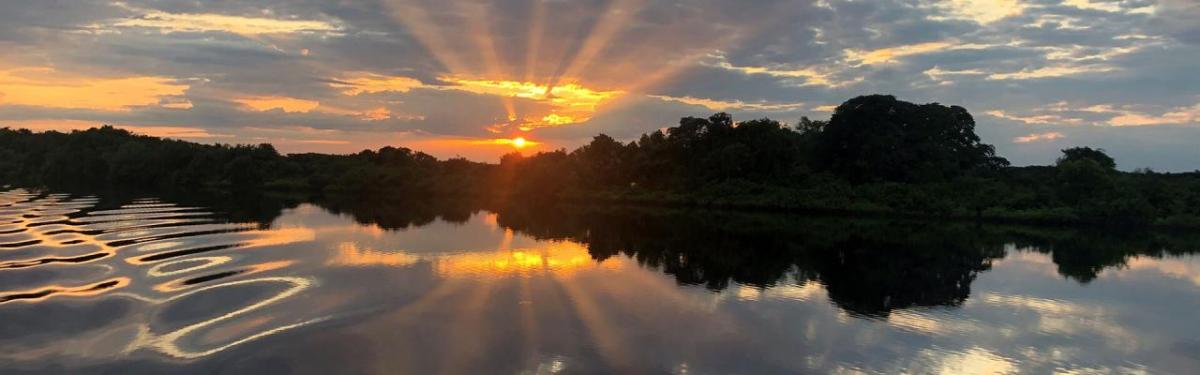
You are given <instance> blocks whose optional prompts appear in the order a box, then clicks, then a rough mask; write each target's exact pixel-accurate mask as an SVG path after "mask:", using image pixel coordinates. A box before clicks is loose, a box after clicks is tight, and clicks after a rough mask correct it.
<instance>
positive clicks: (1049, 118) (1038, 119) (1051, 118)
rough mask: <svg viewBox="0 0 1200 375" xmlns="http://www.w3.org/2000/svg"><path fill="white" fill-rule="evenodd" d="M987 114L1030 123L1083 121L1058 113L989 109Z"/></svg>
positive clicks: (1067, 123)
mask: <svg viewBox="0 0 1200 375" xmlns="http://www.w3.org/2000/svg"><path fill="white" fill-rule="evenodd" d="M985 113H987V114H988V115H990V116H992V117H996V118H1002V119H1005V120H1013V121H1020V122H1023V123H1026V124H1031V125H1051V124H1053V125H1080V124H1083V123H1084V120H1083V119H1078V118H1070V117H1063V116H1059V115H1032V116H1021V115H1015V114H1011V113H1007V112H1005V111H1001V110H991V111H987V112H985Z"/></svg>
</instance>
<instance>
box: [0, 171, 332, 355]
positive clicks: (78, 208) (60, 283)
mask: <svg viewBox="0 0 1200 375" xmlns="http://www.w3.org/2000/svg"><path fill="white" fill-rule="evenodd" d="M104 204H105V202H102V201H101V200H100V199H99V198H97V197H91V196H74V195H67V194H46V193H38V192H33V191H28V190H21V189H15V190H8V191H0V276H12V277H8V278H6V280H18V281H19V282H18V284H20V283H28V285H11V283H10V284H9V285H0V312H2V311H3V310H4V309H5V308H22V306H24V308H26V309H29V308H32V309H37V308H38V306H39V304H43V303H54V304H64V303H65V304H72V303H75V304H79V303H90V300H89V299H99V298H115V299H120V300H125V301H132V303H140V304H145V305H147V307H146V308H142V309H137V313H134V314H129V315H128V316H125V317H122V319H123V322H122V324H120V325H118V326H116V327H104V330H105V331H106V332H100V333H97V334H98V335H100V336H101V337H107V336H106V335H114V334H117V333H120V332H125V333H123V334H119V335H118V336H120V335H124V337H125V340H124V345H122V346H121V347H120V351H121V352H124V353H131V352H134V351H138V350H144V349H149V350H152V351H157V352H159V353H161V354H165V355H168V356H171V357H176V358H182V359H191V358H198V357H201V356H205V355H209V354H213V353H216V352H219V351H221V350H224V349H227V348H229V347H232V346H235V345H238V344H241V343H244V342H248V341H251V340H254V339H256V338H259V337H264V336H266V335H269V334H272V333H276V332H282V331H284V330H287V329H291V328H295V327H299V326H303V325H306V324H310V323H313V322H316V321H320V320H321V318H319V317H311V316H309V317H306V318H303V319H300V318H294V317H288V318H286V319H285V318H282V317H278V318H277V317H274V316H273V315H272V313H269V312H265V311H263V309H262V308H263V307H266V306H268V305H274V304H278V303H280V302H281V301H283V300H284V299H287V298H290V297H292V296H294V295H297V294H299V293H300V292H302V291H304V290H305V289H307V288H309V287H310V286H311V285H313V280H311V278H307V277H295V276H290V275H285V274H286V273H287V268H288V267H289V266H292V265H293V264H295V261H294V260H289V259H271V257H272V256H275V257H278V255H267V256H264V255H262V254H258V255H253V254H249V253H248V252H247V251H246V250H250V249H255V248H267V247H279V246H281V245H287V244H291V243H295V242H303V241H307V240H311V239H312V234H311V233H310V232H305V231H304V230H302V229H296V228H291V229H276V230H272V229H262V228H259V227H258V226H257V225H255V224H250V223H234V222H229V221H227V220H224V219H222V218H221V217H220V215H218V214H216V213H213V212H211V211H209V210H206V209H204V208H200V207H190V206H181V205H177V204H174V203H171V202H164V201H161V200H158V199H138V200H133V201H131V202H128V203H126V204H122V205H119V206H115V207H111V206H104ZM272 254H278V252H275V253H272ZM264 258H266V259H264ZM97 270H99V271H97ZM30 272H35V273H37V275H51V276H49V277H45V276H42V277H23V276H22V275H26V274H30V275H32V273H30ZM6 273H9V274H11V275H5V274H6ZM269 273H274V274H269ZM247 286H251V287H253V288H258V289H262V290H267V291H268V292H266V294H265V295H256V296H254V297H253V298H255V299H253V300H250V301H244V300H238V299H237V298H219V300H221V303H228V304H229V305H231V306H228V308H225V309H223V310H222V309H202V310H201V311H215V310H220V311H224V312H223V313H211V314H215V316H208V317H206V318H205V319H200V320H199V321H189V322H186V323H189V324H185V323H183V322H175V321H171V320H170V319H166V318H162V317H157V316H159V315H161V312H162V311H167V310H170V309H171V308H172V307H174V306H181V305H187V304H189V303H190V302H188V301H189V300H190V299H195V297H196V296H202V295H205V294H215V293H226V294H228V293H233V291H234V290H235V289H245V288H246V287H247ZM231 287H232V289H231ZM243 294H245V293H243ZM219 295H224V294H219ZM277 319H278V320H280V322H278V323H276V324H275V326H273V327H272V326H271V324H269V323H264V322H270V321H273V320H277ZM245 320H251V321H253V322H254V323H255V325H259V326H262V327H258V328H256V330H253V331H248V332H245V333H244V334H242V335H241V336H240V337H236V336H234V337H225V336H229V335H223V336H222V337H223V339H222V340H215V339H211V338H209V337H208V335H209V334H210V333H211V331H214V330H223V331H222V332H226V331H230V330H231V329H234V330H235V329H236V327H239V325H246V323H245ZM227 325H232V326H233V327H235V328H229V327H226V326H227ZM114 332H117V333H114ZM84 336H86V335H79V337H74V338H68V339H65V340H63V342H56V343H51V344H53V346H48V347H44V348H40V349H38V350H34V351H33V352H46V351H48V350H50V349H51V348H53V349H60V348H61V350H65V351H71V350H72V349H70V348H72V347H73V346H82V347H88V346H90V345H91V343H90V342H89V341H90V340H94V339H95V337H93V338H91V339H89V338H86V337H84ZM73 341H77V342H73ZM51 344H47V345H51ZM4 349H6V348H5V345H3V343H2V342H0V352H2V351H5V350H4ZM27 356H28V355H26V354H21V353H8V354H0V361H3V360H4V358H22V359H23V358H26V357H27Z"/></svg>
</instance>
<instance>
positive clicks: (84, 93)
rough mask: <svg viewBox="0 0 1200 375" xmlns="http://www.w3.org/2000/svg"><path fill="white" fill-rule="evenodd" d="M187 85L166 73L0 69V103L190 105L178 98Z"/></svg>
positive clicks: (122, 107)
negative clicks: (115, 75)
mask: <svg viewBox="0 0 1200 375" xmlns="http://www.w3.org/2000/svg"><path fill="white" fill-rule="evenodd" d="M187 89H188V85H186V84H181V83H178V82H177V81H176V80H173V79H170V78H166V77H156V76H137V77H119V78H108V77H89V76H83V75H79V74H71V73H64V72H60V71H57V70H54V69H53V68H49V67H21V68H15V69H8V70H0V105H28V106H38V107H49V108H71V109H94V110H101V111H128V110H130V109H132V107H138V106H152V105H158V104H160V103H165V105H163V106H164V107H167V108H190V107H191V103H190V102H187V101H186V100H182V99H179V98H178V96H180V95H183V93H184V91H185V90H187Z"/></svg>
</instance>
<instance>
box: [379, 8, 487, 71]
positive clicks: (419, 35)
mask: <svg viewBox="0 0 1200 375" xmlns="http://www.w3.org/2000/svg"><path fill="white" fill-rule="evenodd" d="M386 5H387V8H388V10H389V13H390V14H391V17H392V19H394V20H396V21H397V22H399V23H400V25H401V26H404V28H405V29H407V30H408V31H409V32H410V33H412V36H413V39H414V40H416V42H417V43H420V44H421V46H422V47H424V48H425V51H426V52H428V53H429V54H430V55H431V56H433V58H434V59H436V60H437V61H438V63H439V64H442V66H443V67H445V68H446V69H447V70H448V71H449V73H451V74H463V73H465V72H469V71H470V70H468V69H467V65H466V64H465V63H464V62H463V59H462V58H461V56H459V54H458V52H456V51H455V49H454V48H451V47H450V45H449V44H447V43H446V40H445V39H443V38H442V35H443V30H440V29H439V28H438V27H436V26H434V25H433V24H432V22H431V21H430V20H432V18H431V16H430V14H429V12H427V11H426V10H425V7H423V6H420V5H416V4H413V3H412V2H411V1H403V0H391V1H388V2H387V3H386Z"/></svg>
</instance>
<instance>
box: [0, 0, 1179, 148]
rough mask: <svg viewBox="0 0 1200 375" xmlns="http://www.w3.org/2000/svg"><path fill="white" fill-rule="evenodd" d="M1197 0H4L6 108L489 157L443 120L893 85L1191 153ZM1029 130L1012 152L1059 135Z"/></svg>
mask: <svg viewBox="0 0 1200 375" xmlns="http://www.w3.org/2000/svg"><path fill="white" fill-rule="evenodd" d="M1197 15H1200V8H1198V7H1197V6H1196V5H1195V3H1194V2H1191V1H1185V0H1162V1H1158V2H1153V3H1152V2H1149V1H1141V0H1139V1H1120V2H1116V1H1102V0H1088V1H1082V0H1080V1H1074V0H1073V1H1068V2H1065V3H1064V2H1056V1H1040V0H1007V1H982V0H980V1H969V0H958V1H948V2H933V1H925V0H917V1H911V0H881V1H869V2H866V1H843V0H828V1H809V0H746V1H737V2H730V1H721V0H691V1H679V0H614V1H591V0H588V1H547V0H496V1H486V0H471V1H466V2H435V1H417V0H367V1H343V2H334V3H330V2H320V1H282V0H252V1H251V0H238V1H222V2H193V1H145V0H130V1H125V2H70V3H61V2H0V48H2V49H3V50H4V51H5V58H4V62H3V63H2V65H0V122H3V123H12V122H19V121H50V120H62V121H76V122H77V123H74V124H77V125H79V124H82V123H95V124H99V123H105V122H107V123H117V124H126V125H130V126H167V127H181V128H196V129H205V131H207V132H209V133H211V134H222V135H229V136H231V137H230V138H222V139H221V141H222V142H251V143H258V142H264V141H272V140H275V139H279V140H280V141H279V142H280V143H281V144H283V146H281V147H282V148H287V149H288V150H297V151H303V150H314V151H337V152H353V151H356V150H355V149H359V148H365V147H368V146H381V145H383V144H384V143H382V142H408V143H407V144H414V143H411V142H415V141H414V140H415V139H421V140H423V141H422V142H425V141H428V142H426V143H420V145H423V146H429V147H434V148H436V149H437V150H438V152H439V153H440V154H439V155H451V156H452V155H456V154H461V155H472V156H479V157H484V158H487V160H492V159H493V158H492V156H493V155H494V154H495V153H496V152H501V151H504V150H505V148H504V147H500V146H496V145H483V144H463V143H461V142H460V143H453V142H450V143H446V142H443V143H438V142H433V141H432V140H436V139H469V140H482V141H489V140H494V139H512V138H515V137H517V136H523V137H526V138H527V139H529V140H532V141H535V142H541V144H540V145H539V147H541V148H544V149H553V148H556V147H568V146H573V145H577V144H579V142H583V141H586V140H587V139H589V138H590V137H591V136H592V135H594V134H596V133H600V132H604V133H608V134H610V135H613V136H614V137H618V138H620V139H623V140H628V139H631V138H633V137H636V136H638V135H640V134H642V133H645V132H647V131H653V130H655V129H658V128H661V127H664V126H670V125H672V124H674V123H676V122H677V121H678V119H679V117H682V116H707V115H709V114H711V113H712V112H715V111H730V112H733V113H734V114H735V116H738V118H754V117H761V116H769V117H772V118H776V119H779V120H795V119H796V118H799V117H800V116H810V117H813V116H814V115H823V116H827V115H828V113H829V109H830V107H831V106H833V105H836V104H837V103H841V102H842V101H844V100H846V99H848V98H851V97H853V96H856V95H862V94H870V93H887V94H894V95H897V96H898V97H900V98H902V99H905V100H909V101H915V102H943V103H947V104H957V105H962V106H965V107H967V108H968V109H971V110H972V111H974V112H975V113H977V114H980V113H983V114H982V115H981V116H978V117H977V119H978V120H979V126H978V128H977V129H978V131H979V132H980V133H981V134H982V135H983V136H984V141H985V142H989V143H993V144H996V145H997V147H1000V148H1001V151H1002V152H1003V151H1005V150H1007V149H1005V147H1015V146H1016V145H1015V144H1014V143H1013V142H1011V140H1012V139H1013V138H1015V137H1021V136H1027V135H1029V133H1030V131H1029V129H1028V126H1031V125H1035V126H1038V127H1040V128H1041V129H1039V133H1040V132H1048V131H1062V129H1058V128H1056V127H1057V126H1072V127H1071V128H1070V129H1071V130H1070V131H1069V132H1066V131H1064V133H1066V134H1069V135H1070V138H1069V139H1059V140H1057V141H1058V142H1091V143H1096V144H1105V145H1106V147H1108V148H1113V149H1114V150H1124V149H1130V148H1129V147H1125V148H1121V147H1120V146H1119V145H1118V146H1114V144H1117V143H1119V142H1122V141H1128V139H1130V138H1131V137H1134V136H1133V134H1137V136H1138V137H1153V136H1159V135H1158V134H1166V133H1164V132H1162V131H1152V130H1151V129H1153V128H1172V130H1173V131H1176V132H1178V133H1170V134H1171V136H1172V137H1173V139H1171V140H1165V139H1164V140H1160V141H1161V142H1163V143H1162V144H1163V146H1161V147H1150V148H1147V149H1146V151H1144V153H1146V155H1147V156H1142V155H1141V154H1135V153H1126V154H1125V155H1126V157H1133V158H1141V159H1138V160H1158V162H1159V163H1162V164H1163V165H1182V164H1181V163H1182V162H1180V161H1179V160H1190V159H1188V158H1186V157H1185V158H1180V157H1179V156H1178V155H1180V153H1184V152H1189V151H1191V148H1190V147H1183V146H1178V145H1177V144H1176V143H1174V142H1175V140H1177V139H1193V140H1195V137H1191V138H1189V136H1188V135H1187V133H1186V131H1188V130H1189V129H1191V128H1192V125H1194V123H1195V121H1194V120H1195V118H1194V116H1193V115H1192V114H1191V113H1192V112H1194V108H1193V106H1194V105H1195V98H1197V97H1200V91H1197V87H1200V76H1197V75H1195V74H1194V66H1192V65H1194V64H1193V63H1192V62H1194V61H1197V60H1198V59H1200V32H1198V31H1200V28H1197V26H1196V23H1195V22H1194V19H1195V18H1196V16H1197ZM547 91H549V92H547ZM114 92H116V93H119V94H113V93H114ZM35 94H36V95H35ZM1060 102H1061V103H1066V104H1065V105H1063V106H1060V108H1052V107H1053V106H1051V105H1048V104H1047V103H1060ZM1104 106H1107V107H1104ZM1089 108H1090V109H1091V110H1088V109H1089ZM985 110H986V112H985ZM1102 110H1103V111H1102ZM1088 125H1092V126H1088ZM1133 125H1143V126H1133ZM1153 125H1172V126H1153ZM266 129H275V130H278V131H276V132H268V131H267V130H266ZM296 129H311V130H313V131H318V130H319V131H331V132H334V133H328V134H325V133H321V135H320V136H317V135H316V134H317V133H306V132H298V131H296ZM1139 139H1143V143H1142V144H1157V143H1153V142H1152V141H1151V140H1150V138H1139ZM325 141H337V143H335V144H334V143H323V142H325ZM347 142H348V143H347ZM1043 144H1044V143H1043ZM453 145H457V146H453ZM454 147H458V149H455V148H454ZM1021 147H1022V148H1020V149H1019V150H1020V151H1021V152H1022V153H1023V154H1021V155H1020V157H1016V156H1013V155H1006V156H1011V157H1014V158H1015V159H1014V160H1017V159H1019V160H1022V161H1026V162H1037V161H1038V160H1053V158H1054V157H1055V156H1056V154H1055V153H1056V150H1050V149H1049V148H1047V149H1046V150H1042V149H1041V148H1038V147H1033V146H1029V145H1025V146H1021ZM1130 147H1132V146H1130ZM455 150H457V152H455ZM484 150H487V151H486V152H484ZM508 150H511V147H509V148H508ZM1130 155H1132V156H1130ZM1155 155H1159V156H1155ZM1168 156H1169V157H1168ZM1193 159H1194V158H1193ZM1145 164H1146V165H1151V166H1155V165H1154V164H1153V163H1145ZM1156 167H1157V166H1156Z"/></svg>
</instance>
